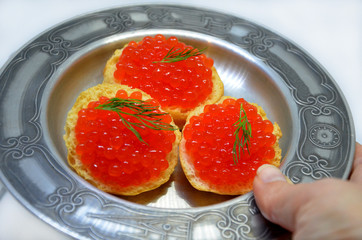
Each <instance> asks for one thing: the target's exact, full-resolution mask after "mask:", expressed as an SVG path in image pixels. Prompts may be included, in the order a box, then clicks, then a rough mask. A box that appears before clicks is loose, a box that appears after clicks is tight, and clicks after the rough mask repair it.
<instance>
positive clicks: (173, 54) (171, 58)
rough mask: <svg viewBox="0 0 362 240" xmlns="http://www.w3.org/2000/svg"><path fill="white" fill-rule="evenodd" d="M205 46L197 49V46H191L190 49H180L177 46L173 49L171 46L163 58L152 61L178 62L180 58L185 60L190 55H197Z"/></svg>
mask: <svg viewBox="0 0 362 240" xmlns="http://www.w3.org/2000/svg"><path fill="white" fill-rule="evenodd" d="M205 49H206V48H204V49H201V50H199V49H197V48H191V49H188V48H186V49H184V50H182V51H181V49H180V48H177V49H175V50H174V47H172V48H171V49H170V50H169V51H168V53H167V54H166V56H165V57H164V58H162V60H161V61H155V62H153V63H172V62H179V61H182V60H186V59H188V58H190V57H194V56H199V55H201V54H202V52H203V51H205Z"/></svg>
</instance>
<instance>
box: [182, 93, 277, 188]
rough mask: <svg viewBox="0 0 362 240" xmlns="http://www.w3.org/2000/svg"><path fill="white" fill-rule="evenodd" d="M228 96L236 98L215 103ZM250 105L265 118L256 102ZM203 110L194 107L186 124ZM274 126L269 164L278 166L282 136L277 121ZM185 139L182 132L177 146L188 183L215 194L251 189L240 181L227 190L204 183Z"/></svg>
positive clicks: (250, 185)
mask: <svg viewBox="0 0 362 240" xmlns="http://www.w3.org/2000/svg"><path fill="white" fill-rule="evenodd" d="M228 98H232V99H236V98H234V97H228V96H223V97H222V98H221V99H220V100H219V101H218V102H216V103H215V104H219V103H222V102H223V101H224V100H225V99H228ZM251 104H252V105H254V106H255V107H256V108H257V109H258V113H259V114H260V116H261V117H262V118H263V120H266V119H267V117H266V113H265V112H264V110H263V109H262V108H261V107H260V106H259V105H257V104H255V103H251ZM203 111H204V107H203V106H201V107H198V108H196V109H195V110H194V111H192V112H191V113H190V115H189V116H188V117H187V120H186V124H185V125H187V124H189V123H190V119H191V118H192V117H193V116H197V115H200V114H201V113H202V112H203ZM273 126H274V130H273V134H274V135H275V137H276V139H277V140H276V142H275V143H274V145H273V148H274V150H275V157H274V159H272V161H271V162H270V164H272V165H274V166H276V167H279V166H280V160H281V152H282V151H281V149H280V147H279V139H280V138H281V137H282V132H281V130H280V127H279V125H278V124H277V123H274V124H273ZM185 144H186V140H185V138H184V137H183V134H182V138H181V142H180V146H179V155H180V162H181V166H182V169H183V171H184V173H185V176H186V178H187V179H188V181H189V182H190V184H191V185H192V186H193V187H194V188H196V189H198V190H200V191H206V192H213V193H217V194H222V195H241V194H245V193H247V192H250V191H251V190H252V187H253V186H252V184H249V185H248V184H245V183H240V185H238V186H237V187H236V188H231V187H230V188H229V189H227V190H224V191H221V190H218V189H217V186H213V185H212V184H209V183H206V182H204V181H203V180H202V179H200V177H198V175H197V174H196V172H195V169H194V167H193V165H192V164H191V162H190V161H191V159H190V157H189V155H188V154H187V151H186V147H185Z"/></svg>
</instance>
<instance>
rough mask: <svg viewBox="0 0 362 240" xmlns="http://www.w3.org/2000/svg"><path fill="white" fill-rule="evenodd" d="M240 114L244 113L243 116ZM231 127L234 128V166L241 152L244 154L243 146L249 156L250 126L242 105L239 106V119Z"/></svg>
mask: <svg viewBox="0 0 362 240" xmlns="http://www.w3.org/2000/svg"><path fill="white" fill-rule="evenodd" d="M242 113H244V115H243V114H242ZM233 126H235V127H236V130H235V132H234V135H235V142H234V147H233V154H234V155H233V159H234V164H235V165H236V164H237V163H238V162H239V159H240V155H241V151H242V152H243V153H244V147H245V146H246V148H247V150H248V153H249V154H250V151H249V146H250V138H251V137H252V136H251V125H250V123H249V121H248V118H247V116H246V112H245V109H244V107H243V104H241V105H240V115H239V119H238V120H237V121H236V122H235V123H234V124H233ZM240 131H242V132H241V134H242V135H241V137H240V136H239V133H240ZM240 150H241V151H240Z"/></svg>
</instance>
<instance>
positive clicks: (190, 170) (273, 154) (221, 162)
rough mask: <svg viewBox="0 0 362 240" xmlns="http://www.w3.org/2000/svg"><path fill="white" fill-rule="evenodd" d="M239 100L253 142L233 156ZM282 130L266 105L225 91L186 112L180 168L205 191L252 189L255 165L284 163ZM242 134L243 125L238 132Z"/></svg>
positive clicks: (241, 192) (239, 110) (242, 191)
mask: <svg viewBox="0 0 362 240" xmlns="http://www.w3.org/2000/svg"><path fill="white" fill-rule="evenodd" d="M241 104H242V107H243V109H244V111H245V114H246V116H247V120H248V121H249V124H250V126H251V138H250V142H249V147H247V146H246V145H245V146H244V148H243V149H242V150H241V151H240V156H239V158H237V159H235V154H234V153H235V151H234V150H235V146H234V143H235V139H236V135H234V134H235V129H236V127H235V125H234V123H235V122H237V121H238V119H239V118H240V116H241V115H244V113H242V111H241ZM281 136H282V133H281V130H280V128H279V126H278V124H277V123H274V124H272V123H271V122H270V121H269V120H268V119H267V117H266V114H265V112H264V111H263V109H262V108H261V107H260V106H258V105H257V104H254V103H252V104H250V103H248V102H246V101H245V100H244V99H242V98H240V99H236V98H232V97H226V96H224V97H222V98H221V99H220V101H218V102H217V103H215V104H211V105H206V106H204V107H199V108H197V109H195V111H193V112H192V113H191V114H190V115H189V117H188V118H187V121H186V125H185V127H184V129H183V131H182V139H181V142H180V147H179V151H180V153H179V154H180V161H181V166H182V169H183V171H184V173H185V175H186V177H187V179H188V181H189V182H190V183H191V185H192V186H193V187H194V188H196V189H198V190H201V191H208V192H214V193H218V194H223V195H240V194H245V193H247V192H250V191H251V190H252V186H253V180H254V177H255V174H256V170H257V169H258V167H259V166H261V165H262V164H266V163H267V164H272V165H274V166H277V167H279V166H280V160H281V149H280V147H279V139H280V138H281ZM238 137H239V139H242V131H241V132H239V135H238Z"/></svg>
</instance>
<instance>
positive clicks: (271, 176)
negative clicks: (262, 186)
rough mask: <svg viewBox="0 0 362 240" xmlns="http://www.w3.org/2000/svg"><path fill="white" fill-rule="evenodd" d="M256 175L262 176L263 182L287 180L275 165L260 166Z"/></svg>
mask: <svg viewBox="0 0 362 240" xmlns="http://www.w3.org/2000/svg"><path fill="white" fill-rule="evenodd" d="M256 175H257V176H258V177H259V178H260V180H261V181H262V182H263V183H270V182H276V181H283V182H285V181H286V179H285V176H284V175H283V173H282V172H281V171H280V169H279V168H277V167H275V166H274V165H269V164H264V165H262V166H260V167H259V168H258V170H257V171H256Z"/></svg>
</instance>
